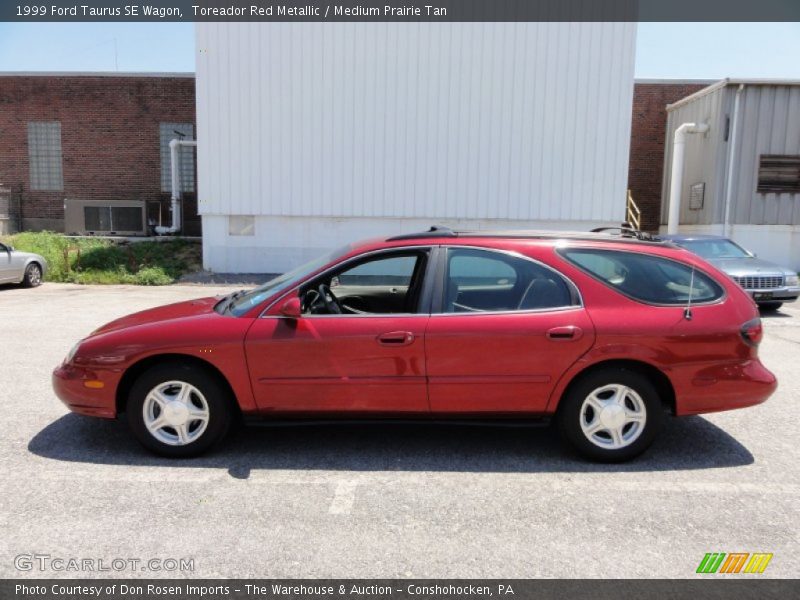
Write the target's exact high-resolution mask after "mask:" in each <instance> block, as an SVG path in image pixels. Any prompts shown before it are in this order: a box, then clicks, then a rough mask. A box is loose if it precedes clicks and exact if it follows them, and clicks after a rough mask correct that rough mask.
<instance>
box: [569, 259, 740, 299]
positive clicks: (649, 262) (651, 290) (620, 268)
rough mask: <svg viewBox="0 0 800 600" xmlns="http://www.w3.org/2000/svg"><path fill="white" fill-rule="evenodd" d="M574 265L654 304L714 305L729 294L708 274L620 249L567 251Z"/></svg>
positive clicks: (670, 261) (614, 286)
mask: <svg viewBox="0 0 800 600" xmlns="http://www.w3.org/2000/svg"><path fill="white" fill-rule="evenodd" d="M559 252H560V253H561V255H562V256H563V257H564V258H566V259H567V260H568V261H570V262H571V263H573V264H575V265H576V266H578V267H579V268H581V269H582V270H584V271H586V272H587V273H589V274H590V275H592V276H593V277H595V278H597V279H599V280H600V281H602V282H603V283H605V284H606V285H608V286H609V287H611V288H613V289H615V290H617V291H619V292H620V293H622V294H625V295H626V296H629V297H631V298H633V299H634V300H639V301H641V302H647V303H650V304H675V305H680V304H686V303H687V302H688V301H689V299H690V297H691V301H692V303H697V302H714V301H715V300H719V299H720V298H721V297H722V296H723V294H724V293H725V292H724V290H723V288H722V286H720V285H719V284H718V283H717V282H716V281H714V280H713V279H711V277H709V276H708V275H706V274H705V273H702V272H701V271H698V270H697V269H693V268H692V267H691V266H690V265H686V264H683V263H680V262H677V261H674V260H670V259H667V258H662V257H660V256H653V255H651V254H640V253H634V252H625V251H620V250H600V249H596V248H564V249H562V250H560V251H559Z"/></svg>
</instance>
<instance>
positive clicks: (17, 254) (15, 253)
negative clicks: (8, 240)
mask: <svg viewBox="0 0 800 600" xmlns="http://www.w3.org/2000/svg"><path fill="white" fill-rule="evenodd" d="M11 256H13V257H15V258H24V259H26V260H27V259H29V258H35V259H36V260H40V261H44V257H43V256H41V255H39V254H34V253H33V252H20V251H19V250H12V251H11Z"/></svg>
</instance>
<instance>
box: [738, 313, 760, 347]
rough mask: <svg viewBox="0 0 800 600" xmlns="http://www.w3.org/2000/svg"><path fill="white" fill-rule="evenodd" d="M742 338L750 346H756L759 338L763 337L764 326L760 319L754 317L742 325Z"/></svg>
mask: <svg viewBox="0 0 800 600" xmlns="http://www.w3.org/2000/svg"><path fill="white" fill-rule="evenodd" d="M741 331H742V339H743V340H744V341H745V343H746V344H748V345H750V346H758V345H759V344H760V343H761V338H763V337H764V328H763V327H762V326H761V319H759V318H758V317H756V318H755V319H753V320H752V321H748V322H747V323H745V324H744V325H742V329H741Z"/></svg>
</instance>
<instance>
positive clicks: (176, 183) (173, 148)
mask: <svg viewBox="0 0 800 600" xmlns="http://www.w3.org/2000/svg"><path fill="white" fill-rule="evenodd" d="M181 146H194V147H196V146H197V142H196V141H194V140H179V139H174V140H171V141H170V143H169V164H170V169H171V175H172V177H171V186H170V187H171V188H172V209H171V210H172V225H170V226H169V227H161V226H159V227H156V233H157V234H158V235H165V234H168V233H178V232H179V231H180V230H181V203H180V200H181V168H180V161H181Z"/></svg>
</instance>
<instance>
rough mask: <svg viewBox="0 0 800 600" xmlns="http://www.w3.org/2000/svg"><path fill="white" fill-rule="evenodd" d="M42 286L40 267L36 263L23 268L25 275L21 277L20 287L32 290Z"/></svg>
mask: <svg viewBox="0 0 800 600" xmlns="http://www.w3.org/2000/svg"><path fill="white" fill-rule="evenodd" d="M41 284H42V267H40V266H39V265H38V264H37V263H31V264H29V265H28V266H27V267H26V268H25V275H24V276H23V277H22V285H23V286H24V287H28V288H32V287H38V286H40V285H41Z"/></svg>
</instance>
